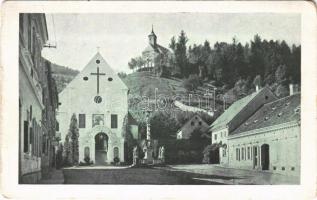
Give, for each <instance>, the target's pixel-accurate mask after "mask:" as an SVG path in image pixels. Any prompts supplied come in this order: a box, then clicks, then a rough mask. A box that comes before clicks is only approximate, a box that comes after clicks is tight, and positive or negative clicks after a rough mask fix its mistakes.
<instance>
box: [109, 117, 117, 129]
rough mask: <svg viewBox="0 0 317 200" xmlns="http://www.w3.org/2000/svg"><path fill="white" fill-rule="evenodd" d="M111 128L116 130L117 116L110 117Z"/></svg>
mask: <svg viewBox="0 0 317 200" xmlns="http://www.w3.org/2000/svg"><path fill="white" fill-rule="evenodd" d="M111 128H118V115H111Z"/></svg>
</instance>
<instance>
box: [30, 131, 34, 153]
mask: <svg viewBox="0 0 317 200" xmlns="http://www.w3.org/2000/svg"><path fill="white" fill-rule="evenodd" d="M30 146H31V149H30V150H31V154H32V155H34V146H35V145H34V133H33V128H32V127H30Z"/></svg>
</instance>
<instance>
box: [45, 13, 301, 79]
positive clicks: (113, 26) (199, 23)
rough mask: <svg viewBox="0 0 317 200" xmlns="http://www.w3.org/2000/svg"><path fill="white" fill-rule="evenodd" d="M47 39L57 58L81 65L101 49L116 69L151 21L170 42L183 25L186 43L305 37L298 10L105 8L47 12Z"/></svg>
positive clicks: (133, 53) (136, 52)
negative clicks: (105, 10)
mask: <svg viewBox="0 0 317 200" xmlns="http://www.w3.org/2000/svg"><path fill="white" fill-rule="evenodd" d="M46 21H47V27H48V34H49V41H48V43H50V44H51V45H56V46H57V48H44V49H43V51H42V55H43V56H44V57H45V58H47V59H48V60H50V61H51V62H53V63H56V64H59V65H63V66H67V67H70V68H73V69H77V70H82V69H83V68H84V67H85V65H86V64H87V63H88V62H89V60H90V59H91V58H92V57H93V56H94V55H95V54H96V53H97V51H98V49H99V52H100V53H101V55H102V56H103V57H104V58H105V60H106V61H107V62H108V64H109V65H110V66H111V67H112V68H113V69H114V70H115V71H117V72H121V71H123V72H127V73H129V72H130V70H129V68H128V62H129V60H130V59H131V58H133V57H137V56H140V55H141V54H142V51H143V49H145V47H146V46H147V45H148V37H147V36H148V35H149V34H150V32H151V27H152V25H153V27H154V32H155V34H156V35H157V42H158V44H160V45H162V46H165V47H168V44H169V42H170V39H171V38H172V37H173V36H178V35H179V33H180V31H181V30H184V31H185V33H186V35H187V37H188V38H189V41H188V45H192V44H194V43H196V44H201V43H203V42H204V41H205V40H208V41H209V42H210V44H211V46H213V44H214V43H215V42H217V41H218V42H231V41H232V38H233V37H236V38H237V40H238V42H241V43H243V44H245V43H246V42H250V40H252V39H253V37H254V35H255V34H259V35H260V36H261V38H262V39H267V40H270V39H273V40H285V41H286V42H287V43H288V44H289V45H292V44H296V45H299V44H300V43H301V38H300V33H301V23H300V15H299V14H273V13H270V14H258V13H257V14H239V13H226V14H224V13H221V14H220V13H168V14H167V13H164V14H163V13H107V14H56V13H54V14H49V13H48V14H46Z"/></svg>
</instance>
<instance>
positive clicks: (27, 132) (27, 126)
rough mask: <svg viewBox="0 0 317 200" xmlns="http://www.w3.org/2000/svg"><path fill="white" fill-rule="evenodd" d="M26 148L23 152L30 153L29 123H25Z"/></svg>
mask: <svg viewBox="0 0 317 200" xmlns="http://www.w3.org/2000/svg"><path fill="white" fill-rule="evenodd" d="M23 133H24V138H23V139H24V148H23V151H24V152H25V153H26V152H28V151H29V122H28V121H24V130H23Z"/></svg>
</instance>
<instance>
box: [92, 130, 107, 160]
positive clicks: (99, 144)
mask: <svg viewBox="0 0 317 200" xmlns="http://www.w3.org/2000/svg"><path fill="white" fill-rule="evenodd" d="M108 139H109V138H108V136H107V135H106V134H105V133H103V132H100V133H98V134H97V135H96V136H95V164H96V165H104V164H106V162H107V152H108Z"/></svg>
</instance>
